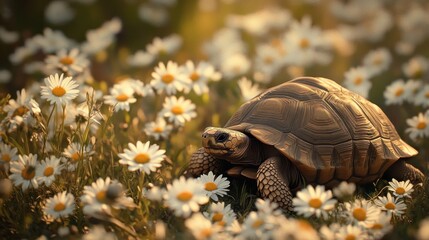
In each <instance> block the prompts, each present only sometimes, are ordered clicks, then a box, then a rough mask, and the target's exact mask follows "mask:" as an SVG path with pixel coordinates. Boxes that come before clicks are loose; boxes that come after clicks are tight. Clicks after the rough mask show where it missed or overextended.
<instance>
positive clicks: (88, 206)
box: [81, 177, 133, 215]
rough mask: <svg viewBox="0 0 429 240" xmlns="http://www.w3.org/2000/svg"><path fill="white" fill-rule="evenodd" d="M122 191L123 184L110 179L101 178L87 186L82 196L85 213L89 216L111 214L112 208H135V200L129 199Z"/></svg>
mask: <svg viewBox="0 0 429 240" xmlns="http://www.w3.org/2000/svg"><path fill="white" fill-rule="evenodd" d="M122 189H123V187H122V184H120V183H119V182H118V181H117V180H111V179H110V178H109V177H107V178H106V179H102V178H99V179H97V181H96V182H93V183H92V184H91V186H85V187H84V189H83V195H82V196H81V200H82V203H83V204H84V207H83V213H85V214H87V215H96V214H99V213H107V214H110V211H111V207H112V208H115V209H122V208H126V207H129V206H133V199H132V198H130V197H127V196H126V195H125V192H124V191H123V190H122Z"/></svg>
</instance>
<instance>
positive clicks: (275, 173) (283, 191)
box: [256, 157, 293, 212]
mask: <svg viewBox="0 0 429 240" xmlns="http://www.w3.org/2000/svg"><path fill="white" fill-rule="evenodd" d="M283 162H284V161H282V159H281V158H279V157H271V158H268V159H267V160H265V161H264V162H263V163H262V164H261V166H259V168H258V171H257V174H256V183H257V186H258V191H259V193H260V194H261V195H262V197H263V198H268V199H270V200H271V201H272V202H275V203H277V204H278V205H279V206H280V207H281V208H282V209H283V210H285V211H286V212H291V211H292V210H293V206H292V193H291V191H290V188H289V179H288V178H287V177H286V176H285V174H284V172H285V170H287V169H284V168H283V166H282V165H283Z"/></svg>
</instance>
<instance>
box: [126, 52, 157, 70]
mask: <svg viewBox="0 0 429 240" xmlns="http://www.w3.org/2000/svg"><path fill="white" fill-rule="evenodd" d="M154 60H155V56H153V55H152V54H150V53H148V52H145V51H142V50H138V51H137V52H135V53H134V54H133V55H131V56H129V57H128V59H127V62H128V64H129V65H130V66H132V67H146V66H149V65H150V64H152V63H153V61H154Z"/></svg>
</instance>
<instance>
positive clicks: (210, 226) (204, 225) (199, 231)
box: [185, 213, 222, 240]
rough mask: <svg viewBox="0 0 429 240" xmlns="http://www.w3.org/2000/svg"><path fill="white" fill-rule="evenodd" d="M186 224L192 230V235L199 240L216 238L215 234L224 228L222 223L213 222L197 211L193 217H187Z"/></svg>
mask: <svg viewBox="0 0 429 240" xmlns="http://www.w3.org/2000/svg"><path fill="white" fill-rule="evenodd" d="M185 226H186V227H187V228H188V229H189V230H191V233H192V235H194V237H195V239H197V240H202V239H215V235H216V234H218V233H219V232H220V231H221V230H222V227H221V226H220V225H218V224H215V223H212V222H211V221H210V220H208V219H207V218H205V217H204V216H203V215H202V214H201V213H196V214H194V215H193V216H192V217H191V218H188V219H186V220H185Z"/></svg>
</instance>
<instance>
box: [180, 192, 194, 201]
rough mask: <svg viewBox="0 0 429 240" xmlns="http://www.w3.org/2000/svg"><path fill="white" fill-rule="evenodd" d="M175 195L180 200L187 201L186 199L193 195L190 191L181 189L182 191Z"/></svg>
mask: <svg viewBox="0 0 429 240" xmlns="http://www.w3.org/2000/svg"><path fill="white" fill-rule="evenodd" d="M176 197H177V199H179V200H180V201H182V202H187V201H189V200H191V198H192V197H193V195H192V193H191V192H188V191H183V192H181V193H179V194H177V196H176Z"/></svg>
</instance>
